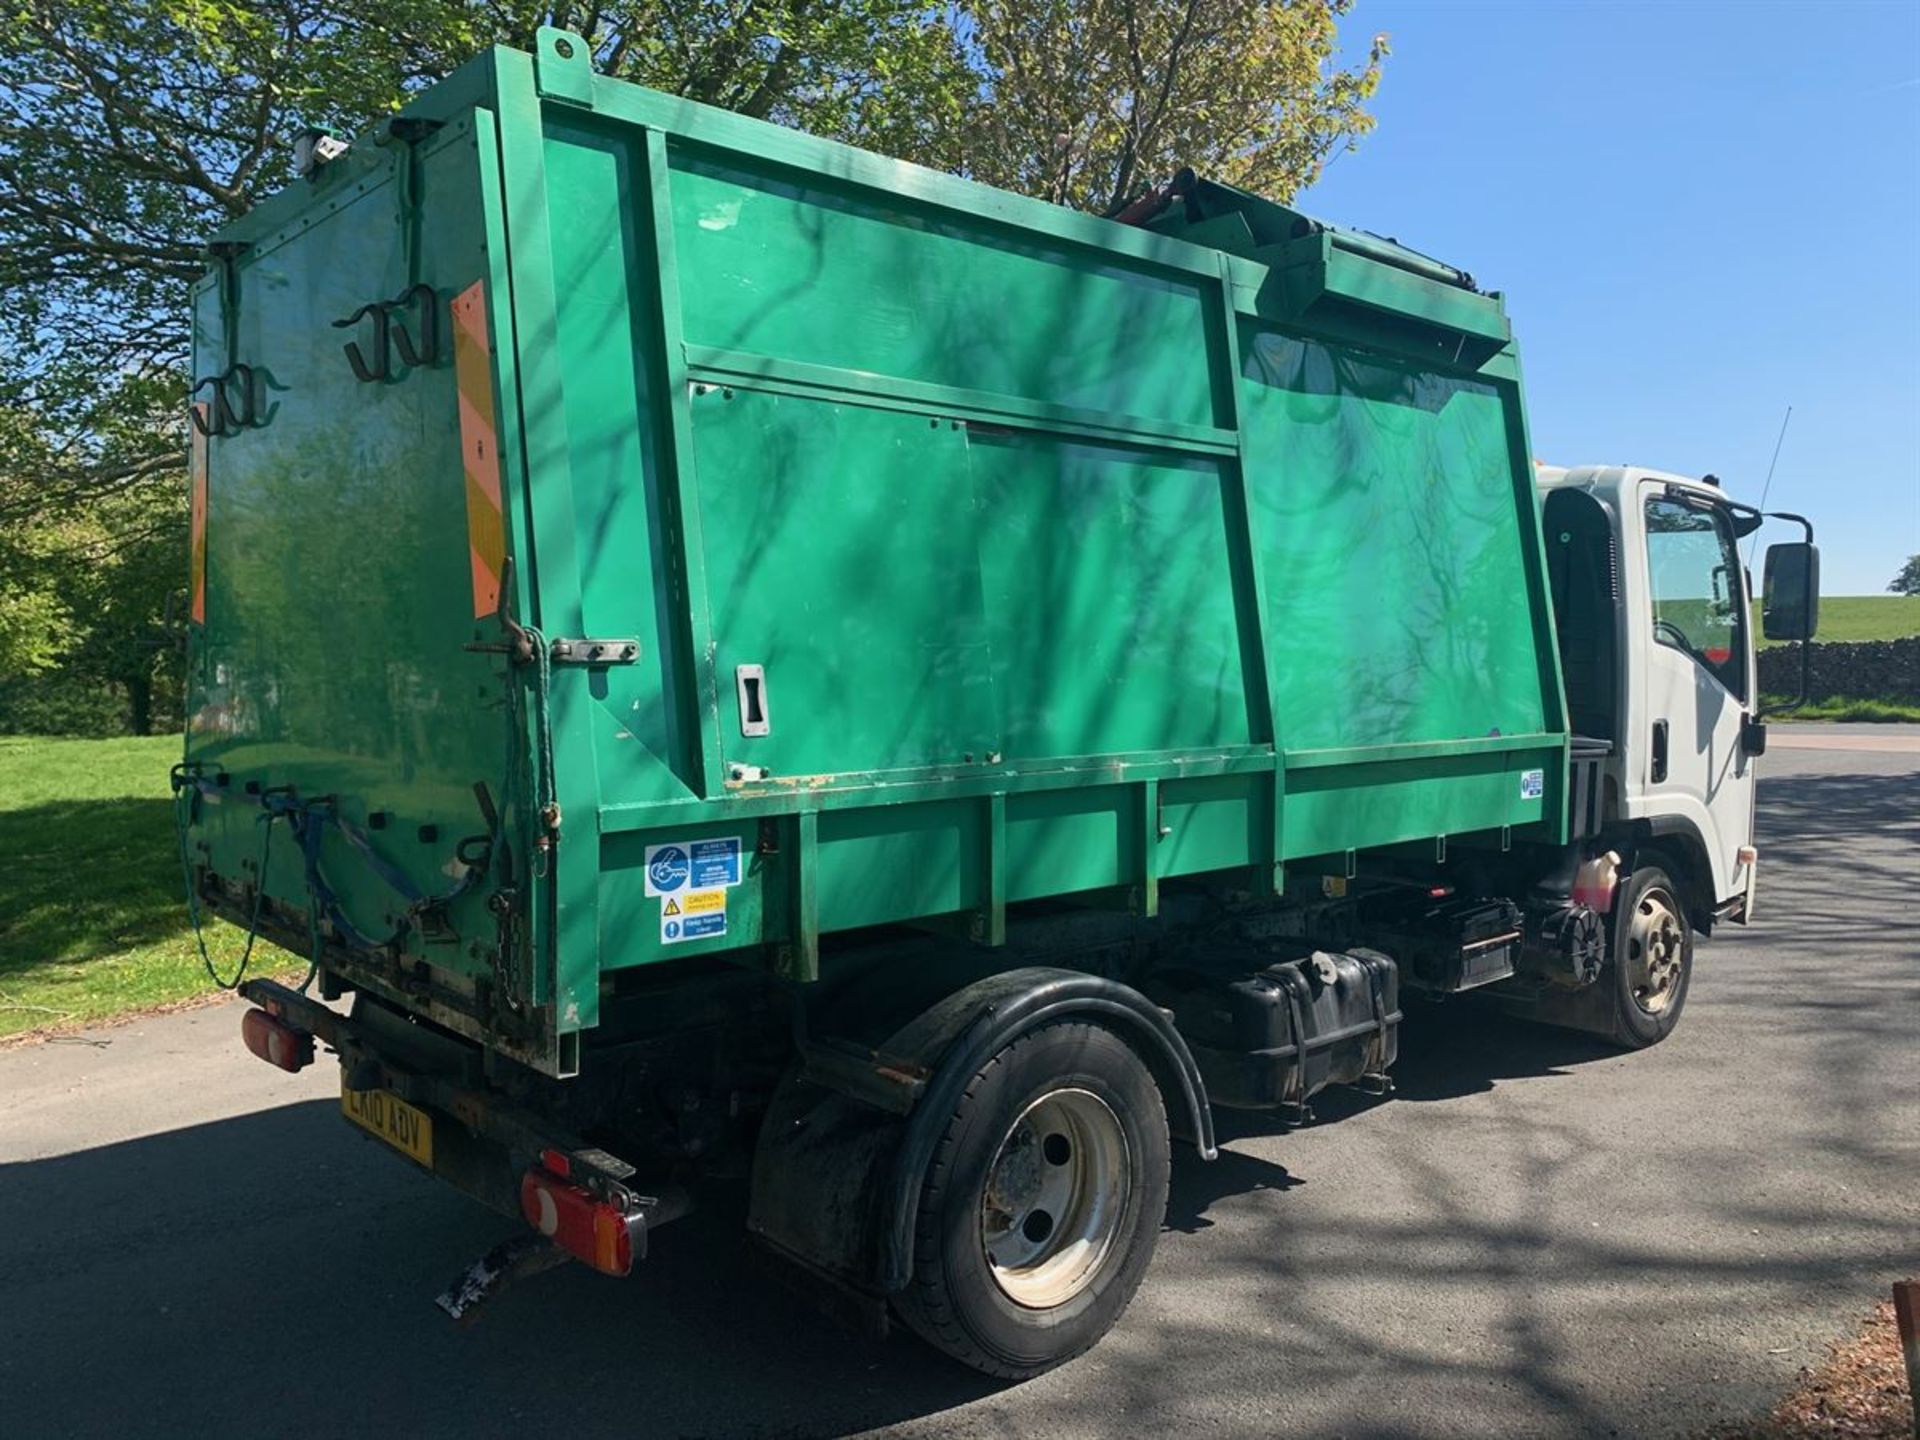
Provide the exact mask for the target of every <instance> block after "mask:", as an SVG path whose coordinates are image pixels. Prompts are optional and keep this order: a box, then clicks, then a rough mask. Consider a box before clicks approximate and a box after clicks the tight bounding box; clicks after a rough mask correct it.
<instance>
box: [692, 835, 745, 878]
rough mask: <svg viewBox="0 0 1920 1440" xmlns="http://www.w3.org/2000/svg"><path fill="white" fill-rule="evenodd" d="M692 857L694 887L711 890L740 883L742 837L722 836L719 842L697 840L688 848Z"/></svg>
mask: <svg viewBox="0 0 1920 1440" xmlns="http://www.w3.org/2000/svg"><path fill="white" fill-rule="evenodd" d="M687 849H688V853H689V854H690V855H691V857H692V866H693V877H692V880H691V882H690V883H691V884H692V887H693V888H694V889H695V890H711V889H713V888H714V887H715V886H719V885H738V884H739V883H740V837H739V836H737V835H726V836H722V837H721V838H720V839H718V840H695V841H694V842H693V843H692V844H691V845H690V846H688V847H687Z"/></svg>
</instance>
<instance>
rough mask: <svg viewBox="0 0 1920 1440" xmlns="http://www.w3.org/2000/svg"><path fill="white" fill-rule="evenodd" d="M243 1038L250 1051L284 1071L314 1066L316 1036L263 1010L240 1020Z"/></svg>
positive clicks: (248, 1014) (253, 1012) (244, 1016)
mask: <svg viewBox="0 0 1920 1440" xmlns="http://www.w3.org/2000/svg"><path fill="white" fill-rule="evenodd" d="M240 1038H241V1039H242V1040H244V1041H246V1042H247V1049H249V1050H251V1051H252V1052H253V1053H254V1054H256V1055H258V1056H259V1057H260V1058H261V1059H262V1060H264V1061H266V1062H267V1063H268V1064H269V1065H278V1066H279V1067H280V1068H281V1069H282V1070H290V1071H297V1070H304V1069H306V1068H307V1066H309V1065H311V1064H312V1063H313V1036H311V1035H309V1034H308V1033H307V1032H306V1031H304V1030H296V1029H294V1028H293V1026H291V1025H289V1024H287V1022H286V1021H284V1020H280V1019H276V1018H275V1017H274V1016H272V1015H269V1014H268V1013H267V1012H266V1011H264V1010H249V1011H247V1013H246V1014H244V1015H242V1016H241V1017H240Z"/></svg>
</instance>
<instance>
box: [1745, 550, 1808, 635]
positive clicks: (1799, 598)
mask: <svg viewBox="0 0 1920 1440" xmlns="http://www.w3.org/2000/svg"><path fill="white" fill-rule="evenodd" d="M1763 573H1764V576H1765V578H1764V580H1763V581H1762V589H1761V592H1760V629H1761V631H1762V633H1764V634H1765V635H1766V637H1767V639H1769V640H1811V639H1812V638H1813V636H1814V632H1815V631H1816V630H1817V629H1819V626H1820V549H1819V547H1818V546H1817V545H1814V544H1811V543H1810V542H1807V541H1800V540H1796V541H1793V542H1791V543H1785V544H1780V545H1769V546H1768V547H1767V568H1766V570H1765V571H1764V572H1763Z"/></svg>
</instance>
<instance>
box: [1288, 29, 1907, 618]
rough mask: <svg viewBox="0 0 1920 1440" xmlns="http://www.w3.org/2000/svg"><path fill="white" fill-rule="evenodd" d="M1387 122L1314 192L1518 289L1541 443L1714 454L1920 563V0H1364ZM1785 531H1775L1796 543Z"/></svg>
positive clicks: (1730, 479) (1715, 463)
mask: <svg viewBox="0 0 1920 1440" xmlns="http://www.w3.org/2000/svg"><path fill="white" fill-rule="evenodd" d="M1343 26H1344V29H1343V41H1344V43H1345V45H1346V47H1347V48H1348V49H1349V50H1351V51H1354V52H1356V53H1357V52H1359V51H1361V50H1363V49H1364V46H1365V43H1366V41H1367V39H1368V37H1370V36H1371V35H1372V34H1373V33H1374V32H1375V31H1381V30H1384V31H1386V32H1387V33H1388V34H1389V35H1390V36H1391V38H1392V45H1393V55H1392V57H1391V58H1390V59H1389V61H1388V62H1387V71H1386V78H1385V80H1384V81H1383V82H1382V84H1381V88H1380V94H1379V96H1378V98H1377V101H1376V103H1375V105H1374V107H1373V108H1374V111H1375V113H1376V114H1377V115H1378V116H1379V120H1380V125H1379V128H1378V129H1377V130H1376V131H1375V132H1374V133H1373V134H1372V135H1370V136H1368V137H1367V138H1366V139H1365V140H1363V141H1362V142H1361V144H1360V148H1359V149H1358V150H1356V151H1354V152H1352V153H1350V154H1346V155H1342V156H1340V157H1338V158H1337V159H1336V160H1335V161H1334V162H1333V163H1332V165H1331V166H1330V167H1329V168H1328V170H1327V173H1326V175H1325V176H1324V177H1323V178H1322V179H1321V181H1320V182H1319V183H1318V184H1316V185H1315V186H1313V187H1312V188H1311V189H1310V190H1308V191H1306V192H1304V193H1303V194H1302V195H1301V196H1299V197H1298V203H1299V204H1300V206H1301V207H1302V208H1303V209H1305V210H1307V211H1308V212H1309V213H1311V214H1314V215H1318V216H1320V217H1322V218H1324V219H1327V220H1331V221H1335V222H1337V223H1340V224H1347V225H1358V226H1362V227H1364V228H1366V229H1369V230H1374V231H1378V232H1379V233H1381V234H1385V235H1392V236H1394V237H1396V238H1397V239H1400V240H1402V241H1404V242H1406V243H1407V244H1409V245H1412V246H1414V247H1415V248H1416V249H1420V250H1424V251H1427V252H1428V253H1430V254H1433V255H1436V256H1438V257H1440V258H1441V259H1443V260H1447V261H1449V262H1451V263H1453V264H1456V265H1459V266H1461V267H1463V268H1464V269H1467V270H1469V271H1471V272H1472V273H1473V274H1474V276H1475V277H1476V279H1478V280H1479V282H1480V283H1481V284H1482V285H1483V286H1485V287H1487V288H1490V289H1496V290H1502V291H1504V292H1505V293H1506V295H1507V308H1508V313H1509V314H1510V315H1511V316H1512V319H1513V324H1514V330H1515V333H1516V334H1517V335H1518V336H1519V340H1520V347H1521V348H1520V353H1521V360H1522V364H1523V366H1524V373H1525V376H1526V383H1527V401H1528V411H1529V415H1530V419H1531V424H1532V429H1533V444H1534V451H1535V453H1536V455H1538V456H1539V457H1541V458H1543V459H1546V460H1549V461H1552V462H1554V463H1557V464H1584V463H1590V462H1594V463H1614V462H1629V463H1633V464H1640V465H1651V466H1654V467H1657V468H1659V469H1664V470H1673V471H1678V472H1680V473H1682V474H1688V475H1698V474H1702V473H1704V472H1707V471H1711V472H1713V473H1715V474H1717V475H1719V476H1720V477H1721V478H1722V480H1723V481H1725V482H1726V484H1727V488H1728V490H1729V492H1730V493H1731V494H1732V495H1733V496H1734V497H1735V498H1737V499H1743V500H1746V501H1748V502H1750V503H1751V502H1753V501H1755V500H1757V499H1758V498H1759V495H1760V488H1761V483H1762V481H1763V480H1764V479H1765V477H1766V473H1767V462H1768V459H1769V457H1770V456H1771V454H1772V453H1773V446H1774V440H1775V438H1776V436H1777V435H1778V433H1779V430H1780V420H1781V415H1782V413H1783V411H1784V410H1785V409H1786V407H1787V406H1788V405H1789V404H1791V405H1792V406H1793V420H1792V423H1791V425H1790V427H1789V428H1788V431H1787V436H1786V443H1785V446H1784V448H1783V449H1782V451H1781V454H1780V463H1779V468H1778V470H1777V472H1776V473H1775V476H1774V481H1773V490H1772V493H1771V494H1770V495H1769V497H1768V508H1769V509H1782V508H1784V509H1788V510H1799V511H1801V512H1803V513H1805V514H1807V515H1808V516H1810V517H1811V518H1812V520H1813V522H1814V524H1815V526H1816V528H1817V530H1818V532H1819V539H1820V549H1821V562H1822V577H1821V578H1822V585H1821V589H1822V590H1823V591H1824V592H1825V593H1826V594H1829V595H1864V594H1875V593H1879V592H1881V591H1882V590H1883V589H1884V587H1885V585H1886V583H1887V581H1888V580H1890V579H1891V578H1892V577H1893V574H1894V572H1895V571H1896V570H1897V569H1898V568H1899V566H1900V564H1901V562H1902V561H1903V560H1904V559H1905V557H1906V556H1907V555H1909V554H1912V553H1915V552H1920V3H1916V0H1855V3H1848V0H1821V3H1813V4H1808V3H1786V0H1745V3H1742V0H1726V3H1702V0H1672V3H1658V4H1652V3H1648V4H1641V3H1620V0H1610V3H1598V0H1596V3H1576V0H1448V3H1440V0H1424V3H1423V0H1358V3H1357V4H1356V5H1355V6H1354V9H1353V11H1352V13H1350V14H1349V15H1348V16H1347V17H1346V19H1345V21H1344V22H1343ZM1776 530H1777V527H1774V526H1769V527H1768V529H1767V531H1766V532H1765V533H1764V535H1763V537H1762V538H1763V541H1764V540H1770V539H1775V538H1780V539H1786V538H1791V536H1790V534H1789V533H1788V532H1787V531H1786V530H1784V529H1778V531H1777V533H1776Z"/></svg>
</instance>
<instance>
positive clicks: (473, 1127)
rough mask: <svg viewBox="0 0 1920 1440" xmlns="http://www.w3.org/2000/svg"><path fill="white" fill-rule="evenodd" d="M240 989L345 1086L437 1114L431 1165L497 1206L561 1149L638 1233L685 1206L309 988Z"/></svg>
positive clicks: (517, 1211)
mask: <svg viewBox="0 0 1920 1440" xmlns="http://www.w3.org/2000/svg"><path fill="white" fill-rule="evenodd" d="M240 993H241V994H242V995H243V996H245V997H246V998H247V999H248V1000H251V1001H252V1002H253V1003H254V1004H255V1005H257V1006H259V1007H260V1008H261V1009H262V1010H265V1011H267V1012H268V1013H269V1014H271V1015H274V1016H276V1017H277V1018H278V1019H280V1020H281V1021H283V1022H285V1023H286V1024H287V1025H290V1026H292V1027H293V1028H295V1029H297V1030H303V1031H306V1032H307V1033H309V1034H311V1035H313V1036H315V1037H316V1038H317V1039H319V1040H321V1041H323V1042H324V1043H325V1044H326V1045H327V1047H328V1048H329V1049H331V1050H333V1051H335V1052H336V1053H337V1054H338V1055H339V1057H340V1068H341V1075H342V1077H343V1082H344V1083H345V1085H346V1087H347V1088H349V1089H353V1090H376V1089H378V1090H390V1091H392V1092H393V1093H394V1094H395V1095H398V1096H399V1097H400V1098H401V1099H402V1100H404V1101H406V1102H407V1103H408V1104H410V1105H414V1106H417V1107H418V1108H420V1109H422V1110H426V1111H428V1112H429V1113H430V1114H432V1115H433V1116H434V1117H435V1118H436V1119H437V1120H438V1121H439V1122H440V1123H438V1124H437V1125H436V1126H435V1141H434V1146H433V1172H434V1174H436V1175H438V1176H439V1177H440V1178H441V1179H443V1180H445V1181H446V1182H447V1183H448V1184H450V1185H452V1186H454V1187H455V1188H456V1189H458V1190H461V1191H463V1192H464V1193H466V1194H468V1195H470V1196H472V1197H473V1198H474V1199H476V1200H479V1201H480V1202H481V1203H482V1204H484V1205H487V1206H489V1207H490V1208H492V1209H495V1210H498V1211H500V1212H501V1213H502V1214H504V1215H510V1216H512V1217H514V1218H515V1219H523V1218H524V1217H523V1215H522V1211H521V1199H520V1182H521V1177H522V1176H523V1175H524V1174H525V1173H526V1172H527V1171H528V1170H529V1169H532V1168H534V1167H536V1166H539V1165H541V1164H542V1163H543V1157H546V1156H550V1155H553V1154H556V1153H557V1154H558V1155H560V1156H564V1157H565V1159H566V1163H567V1166H568V1168H569V1170H570V1172H571V1174H572V1177H573V1178H574V1180H575V1181H576V1182H578V1183H580V1184H582V1185H583V1186H586V1187H588V1188H590V1189H591V1190H592V1191H593V1193H594V1194H596V1195H597V1196H599V1197H601V1198H603V1199H605V1200H608V1201H611V1202H613V1203H614V1204H617V1205H619V1206H620V1207H621V1208H622V1209H624V1210H627V1211H628V1212H629V1213H631V1214H632V1215H634V1216H636V1217H637V1218H638V1219H639V1221H640V1222H641V1226H642V1234H643V1235H644V1231H645V1230H648V1229H652V1228H654V1227H656V1226H659V1225H663V1224H665V1223H666V1222H667V1221H669V1220H674V1219H678V1218H679V1217H680V1216H682V1215H684V1214H686V1213H687V1211H688V1210H689V1209H691V1208H692V1206H691V1202H690V1201H689V1199H688V1197H687V1194H686V1192H685V1191H684V1190H683V1189H681V1188H679V1187H678V1186H669V1187H663V1188H659V1189H658V1190H657V1192H656V1193H653V1194H641V1193H640V1192H639V1191H638V1190H637V1189H635V1188H634V1186H633V1184H632V1183H631V1182H632V1180H633V1177H634V1175H635V1173H636V1172H635V1168H634V1167H633V1166H632V1165H630V1164H628V1163H627V1162H626V1161H624V1160H621V1159H619V1158H618V1157H616V1156H614V1155H610V1154H608V1153H607V1152H606V1151H605V1150H602V1149H600V1148H599V1147H598V1146H595V1145H590V1144H588V1143H587V1142H586V1141H585V1140H583V1139H582V1138H581V1137H579V1136H578V1135H574V1134H572V1133H570V1132H568V1131H567V1130H565V1129H563V1128H560V1127H558V1126H556V1125H555V1124H553V1123H552V1122H551V1121H550V1120H548V1119H547V1118H546V1117H544V1116H542V1115H539V1114H537V1113H535V1112H533V1111H530V1110H527V1109H525V1108H523V1107H520V1106H516V1105H513V1104H511V1103H510V1102H508V1101H506V1100H504V1099H502V1098H501V1097H499V1096H498V1095H495V1094H492V1093H490V1092H488V1091H486V1090H484V1089H480V1088H477V1087H475V1086H473V1085H471V1084H466V1083H462V1082H461V1081H459V1080H456V1079H452V1078H449V1077H448V1076H447V1075H444V1074H438V1073H434V1072H433V1071H431V1070H428V1069H425V1068H421V1067H419V1066H416V1065H410V1064H408V1063H407V1062H406V1061H405V1060H403V1059H401V1058H399V1057H397V1056H395V1055H394V1054H393V1053H391V1051H392V1047H391V1046H388V1047H385V1048H383V1047H382V1045H381V1041H380V1037H378V1036H377V1035H375V1034H373V1033H372V1031H371V1027H369V1026H367V1025H366V1024H365V1023H363V1022H362V1021H360V1020H357V1019H355V1018H353V1017H349V1016H346V1015H342V1014H340V1013H339V1012H338V1011H336V1010H331V1009H329V1008H328V1007H327V1006H325V1005H323V1004H321V1003H320V1002H319V1001H318V1000H315V999H313V998H312V997H311V996H308V995H303V994H301V993H300V992H299V991H297V990H294V989H290V988H289V987H287V986H285V985H282V984H280V983H278V982H277V981H273V980H248V981H247V982H245V983H244V984H243V985H241V987H240ZM423 1038H424V1039H426V1040H429V1041H441V1042H443V1043H445V1044H448V1045H453V1044H456V1043H457V1042H452V1041H446V1040H445V1039H444V1037H439V1036H434V1035H433V1034H432V1033H431V1032H424V1034H423ZM636 1238H638V1237H636ZM642 1244H643V1242H642ZM643 1253H644V1248H640V1249H637V1250H636V1255H639V1254H643Z"/></svg>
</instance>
